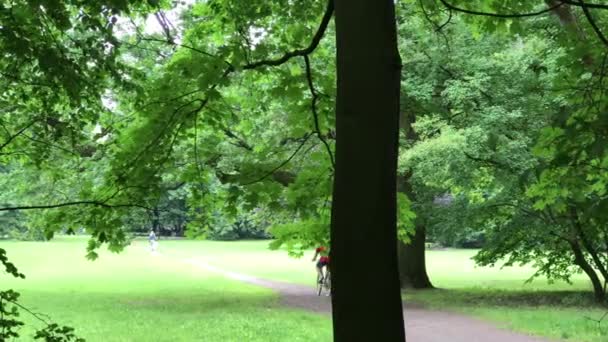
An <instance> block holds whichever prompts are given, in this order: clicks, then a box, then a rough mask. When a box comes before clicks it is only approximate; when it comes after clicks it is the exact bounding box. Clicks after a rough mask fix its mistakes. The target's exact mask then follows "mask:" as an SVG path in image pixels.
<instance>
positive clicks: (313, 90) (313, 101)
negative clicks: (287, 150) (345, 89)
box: [304, 55, 336, 168]
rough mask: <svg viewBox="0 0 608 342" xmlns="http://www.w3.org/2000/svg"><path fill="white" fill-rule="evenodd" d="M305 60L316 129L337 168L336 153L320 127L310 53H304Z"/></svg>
mask: <svg viewBox="0 0 608 342" xmlns="http://www.w3.org/2000/svg"><path fill="white" fill-rule="evenodd" d="M304 62H305V64H306V79H307V81H308V88H309V89H310V94H311V95H312V101H311V105H310V106H311V110H312V115H313V117H314V121H315V131H316V132H317V137H318V138H319V140H321V142H323V145H325V149H326V150H327V154H328V155H329V161H330V162H331V166H332V168H335V167H336V163H335V161H334V154H333V153H332V152H331V146H329V144H328V143H327V140H325V138H324V137H323V134H321V128H320V127H319V113H317V101H318V100H319V96H318V95H317V92H316V91H315V86H314V84H313V81H312V70H311V69H310V58H309V57H308V55H304Z"/></svg>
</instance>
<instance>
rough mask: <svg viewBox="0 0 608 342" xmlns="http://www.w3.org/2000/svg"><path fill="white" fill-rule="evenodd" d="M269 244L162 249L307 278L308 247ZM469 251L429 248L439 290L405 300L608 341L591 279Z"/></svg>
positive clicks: (572, 337) (280, 276) (183, 244)
mask: <svg viewBox="0 0 608 342" xmlns="http://www.w3.org/2000/svg"><path fill="white" fill-rule="evenodd" d="M267 245H268V243H267V242H263V241H239V242H214V241H164V242H162V248H163V250H164V251H166V252H168V253H171V254H172V255H176V256H179V257H184V258H186V257H190V258H192V257H193V256H195V257H194V258H195V259H200V260H204V261H205V262H208V263H210V264H213V265H215V266H218V267H221V268H225V269H229V270H232V271H237V272H242V273H247V274H252V275H256V276H259V277H263V278H268V279H274V280H282V281H288V282H294V283H301V284H311V283H312V281H313V279H314V277H315V275H314V265H313V263H312V262H311V261H310V259H311V257H312V253H309V254H306V255H305V256H304V257H302V258H300V259H293V258H288V257H287V256H286V253H285V251H269V250H268V249H267ZM475 253H476V251H474V250H430V251H427V263H428V269H429V275H430V277H431V279H432V281H433V283H434V285H435V286H437V287H439V288H441V290H433V291H406V292H405V294H404V297H405V298H406V300H409V301H412V302H417V303H421V304H423V305H425V306H427V307H431V308H436V309H440V310H449V311H457V312H463V313H466V314H469V315H473V316H475V317H478V318H481V319H485V320H489V321H493V322H495V323H496V324H497V325H499V326H502V327H505V328H507V329H512V330H516V331H521V332H525V333H531V334H535V335H541V336H546V337H551V338H555V339H563V340H569V341H585V342H605V341H608V335H607V333H608V320H607V321H606V322H603V323H602V324H601V325H598V323H596V322H593V321H592V320H590V319H589V318H592V319H599V318H600V317H601V316H602V315H603V314H604V310H603V309H602V308H598V307H597V306H595V304H594V303H593V299H592V298H591V292H590V291H591V287H590V284H589V282H588V280H587V279H586V278H585V277H584V276H582V275H577V276H575V277H573V279H572V281H573V283H572V284H567V283H565V282H557V283H555V284H549V283H548V282H547V281H546V280H545V279H536V280H535V281H533V282H532V283H526V282H525V281H526V280H527V279H528V278H529V277H530V275H532V274H533V273H534V269H533V268H532V267H529V266H524V267H520V266H518V267H508V268H504V269H500V268H489V267H476V266H475V264H474V263H473V261H472V260H471V257H472V256H473V255H474V254H475Z"/></svg>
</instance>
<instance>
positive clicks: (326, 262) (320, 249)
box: [312, 246, 329, 284]
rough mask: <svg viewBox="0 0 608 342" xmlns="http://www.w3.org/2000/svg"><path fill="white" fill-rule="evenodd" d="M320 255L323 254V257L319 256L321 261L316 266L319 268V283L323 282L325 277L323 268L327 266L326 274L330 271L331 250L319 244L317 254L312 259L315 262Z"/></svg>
mask: <svg viewBox="0 0 608 342" xmlns="http://www.w3.org/2000/svg"><path fill="white" fill-rule="evenodd" d="M318 256H321V257H320V258H319V261H318V262H317V265H316V268H317V274H318V277H319V284H322V283H323V278H324V277H325V276H324V275H323V268H325V274H327V272H329V251H328V250H327V248H325V247H324V246H319V247H317V249H315V256H314V257H312V261H313V262H314V261H316V260H317V257H318Z"/></svg>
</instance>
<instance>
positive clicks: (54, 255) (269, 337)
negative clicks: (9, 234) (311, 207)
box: [0, 238, 608, 342]
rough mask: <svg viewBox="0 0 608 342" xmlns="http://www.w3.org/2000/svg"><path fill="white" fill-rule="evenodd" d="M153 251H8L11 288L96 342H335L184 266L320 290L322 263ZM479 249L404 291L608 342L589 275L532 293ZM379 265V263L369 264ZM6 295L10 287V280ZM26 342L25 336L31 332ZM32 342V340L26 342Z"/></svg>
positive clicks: (312, 324) (177, 248) (256, 248)
mask: <svg viewBox="0 0 608 342" xmlns="http://www.w3.org/2000/svg"><path fill="white" fill-rule="evenodd" d="M146 246H147V242H146V241H141V240H138V241H135V242H134V244H133V245H132V246H130V247H129V248H128V249H127V250H126V251H125V252H124V253H122V254H119V255H114V254H109V253H102V255H101V258H100V260H98V261H95V262H92V263H91V262H89V261H86V260H85V259H84V257H83V256H84V248H85V244H84V240H82V239H78V238H60V239H58V240H55V241H53V242H50V243H33V242H32V243H23V242H0V247H3V248H5V249H7V251H8V253H9V257H10V258H11V259H13V260H14V261H15V262H16V263H17V265H18V266H19V267H20V268H21V270H22V271H23V272H25V273H26V274H27V275H28V279H27V280H25V281H20V280H11V281H9V282H8V285H9V286H12V287H15V288H17V289H19V290H21V291H22V293H23V300H24V303H26V304H27V305H28V306H32V307H34V308H35V309H36V310H37V311H40V312H45V313H49V314H51V315H52V317H53V318H54V319H55V320H57V321H60V322H61V323H64V324H68V325H72V326H75V327H77V332H78V333H79V334H81V335H82V336H84V337H86V338H88V340H89V341H199V340H204V341H237V340H242V341H286V340H289V341H311V340H318V341H327V340H330V339H331V332H330V329H331V326H330V325H331V322H330V320H329V318H328V317H326V316H320V315H314V314H308V313H305V312H301V311H296V310H289V309H285V308H279V307H278V306H277V301H276V299H277V298H276V296H275V295H273V294H272V293H271V292H270V291H268V290H265V289H261V288H258V287H253V286H248V285H244V284H240V283H238V282H234V281H230V280H227V279H224V278H222V277H219V276H217V275H215V274H210V273H208V272H205V271H204V270H201V268H197V267H194V266H192V265H190V264H188V263H186V262H185V261H187V260H198V261H200V262H205V263H208V264H211V265H213V266H216V267H219V268H223V269H226V270H230V271H234V272H241V273H246V274H250V275H255V276H258V277H262V278H268V279H274V280H281V281H286V282H293V283H300V284H307V285H311V286H312V285H313V283H314V279H315V271H314V263H313V262H312V261H311V260H310V259H311V257H312V253H308V254H306V255H305V256H304V257H302V258H300V259H293V258H289V257H288V256H287V253H286V252H285V251H269V250H268V249H267V246H268V242H265V241H239V242H214V241H167V240H161V242H160V250H161V252H162V256H157V257H153V256H150V255H149V253H148V252H147V250H146ZM474 254H475V251H471V250H446V251H438V250H434V251H428V253H427V261H428V268H429V274H430V277H431V279H432V281H433V283H434V284H435V285H436V286H437V287H440V288H441V290H433V291H406V292H405V294H404V296H405V298H406V300H409V301H413V302H417V303H422V304H423V305H425V306H428V307H431V308H437V309H441V310H449V311H457V312H463V313H466V314H470V315H473V316H476V317H479V318H482V319H485V320H490V321H493V322H495V323H496V324H497V325H499V326H503V327H505V328H508V329H513V330H517V331H522V332H527V333H533V334H537V335H542V336H547V337H552V338H556V339H564V340H568V341H584V342H605V341H608V335H607V333H608V321H607V322H604V323H603V324H602V325H598V324H597V323H595V322H593V321H591V320H589V319H587V318H586V317H589V318H595V319H598V318H600V317H601V315H602V314H603V313H604V310H602V309H601V308H599V307H597V306H595V305H594V304H593V302H592V300H591V299H590V292H589V290H590V286H589V283H588V281H587V280H586V279H585V278H584V277H583V276H577V277H575V278H573V284H572V285H569V284H566V283H557V284H548V283H547V281H546V280H542V279H539V280H536V281H534V282H532V283H531V284H525V283H524V282H525V280H526V279H527V278H528V277H529V276H530V275H531V274H532V273H533V269H532V268H530V267H511V268H505V269H502V270H501V269H499V268H480V267H475V265H474V263H473V262H472V261H471V259H470V258H471V257H472V256H473V255H474ZM370 257H373V255H370ZM2 279H3V280H2V288H5V287H6V285H5V284H6V283H5V280H4V278H2ZM24 333H26V331H24ZM26 340H27V339H26Z"/></svg>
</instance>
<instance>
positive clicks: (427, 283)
mask: <svg viewBox="0 0 608 342" xmlns="http://www.w3.org/2000/svg"><path fill="white" fill-rule="evenodd" d="M425 240H426V227H425V226H424V224H420V225H416V232H415V235H414V236H413V237H412V241H411V242H410V243H409V244H405V243H403V242H401V241H399V246H398V252H399V280H400V283H401V288H415V289H432V288H433V284H432V283H431V280H430V279H429V276H428V274H427V272H426V253H425Z"/></svg>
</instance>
